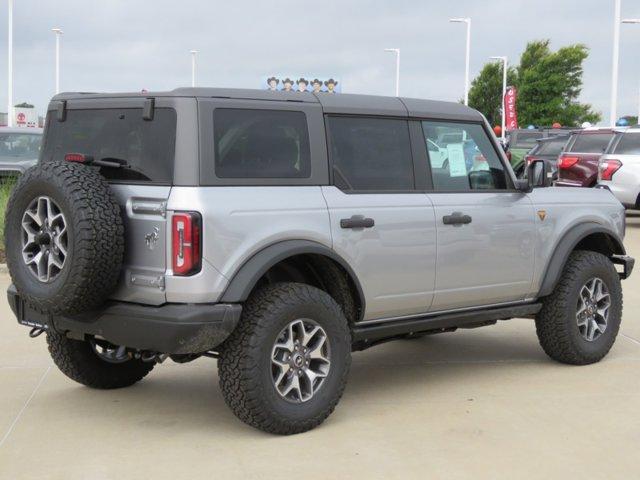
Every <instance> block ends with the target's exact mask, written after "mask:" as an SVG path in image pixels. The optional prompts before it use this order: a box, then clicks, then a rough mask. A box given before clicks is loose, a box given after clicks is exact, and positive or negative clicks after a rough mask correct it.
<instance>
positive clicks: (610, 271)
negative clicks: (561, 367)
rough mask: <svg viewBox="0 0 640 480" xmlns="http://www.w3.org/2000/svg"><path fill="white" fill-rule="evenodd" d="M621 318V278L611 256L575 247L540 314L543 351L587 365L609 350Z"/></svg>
mask: <svg viewBox="0 0 640 480" xmlns="http://www.w3.org/2000/svg"><path fill="white" fill-rule="evenodd" d="M621 320H622V288H621V285H620V277H619V276H618V273H617V272H616V269H615V267H614V266H613V264H612V263H611V261H610V260H609V259H608V258H607V257H605V256H604V255H602V254H600V253H597V252H591V251H580V250H578V251H575V252H573V253H572V254H571V255H570V257H569V260H568V261H567V264H566V266H565V270H564V272H563V273H562V276H561V278H560V281H559V282H558V285H557V286H556V288H555V290H554V292H553V293H552V294H551V295H549V296H548V297H546V298H545V300H544V304H543V307H542V310H540V312H539V313H538V315H537V316H536V331H537V333H538V339H539V340H540V344H541V345H542V348H543V349H544V351H545V352H546V353H547V355H549V356H550V357H551V358H553V359H554V360H557V361H559V362H562V363H569V364H573V365H585V364H589V363H594V362H597V361H599V360H601V359H602V358H603V357H604V356H605V355H606V354H607V353H608V352H609V350H610V349H611V347H612V346H613V343H614V341H615V339H616V336H617V334H618V330H619V329H620V322H621Z"/></svg>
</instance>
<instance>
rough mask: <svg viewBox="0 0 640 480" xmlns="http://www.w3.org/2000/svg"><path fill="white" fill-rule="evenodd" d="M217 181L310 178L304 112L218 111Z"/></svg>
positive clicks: (229, 109)
mask: <svg viewBox="0 0 640 480" xmlns="http://www.w3.org/2000/svg"><path fill="white" fill-rule="evenodd" d="M213 130H214V132H213V133H214V146H215V171H216V176H217V177H218V178H309V176H310V175H311V153H310V148H309V132H308V129H307V118H306V115H305V114H304V113H303V112H295V111H280V110H250V109H234V108H217V109H215V110H214V112H213Z"/></svg>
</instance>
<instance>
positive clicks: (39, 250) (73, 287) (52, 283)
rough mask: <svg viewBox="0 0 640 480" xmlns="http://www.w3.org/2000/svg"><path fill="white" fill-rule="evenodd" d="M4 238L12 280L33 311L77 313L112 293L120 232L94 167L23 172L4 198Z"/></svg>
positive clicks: (66, 165)
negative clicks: (6, 197) (5, 205)
mask: <svg viewBox="0 0 640 480" xmlns="http://www.w3.org/2000/svg"><path fill="white" fill-rule="evenodd" d="M5 232H6V233H5V237H6V238H5V242H6V255H7V266H8V267H9V273H10V274H11V279H12V280H13V283H14V284H15V286H16V289H17V291H18V293H19V295H20V296H21V297H22V299H23V300H25V301H26V303H27V304H28V305H30V306H31V307H33V308H35V309H37V310H39V311H41V312H46V313H52V314H75V313H80V312H83V311H87V310H91V309H93V308H95V307H97V306H99V305H100V304H101V303H103V302H104V301H105V300H106V299H107V297H108V296H109V295H110V294H111V293H112V292H113V290H114V289H115V286H116V283H117V281H118V277H119V274H120V270H121V268H122V259H123V254H124V227H123V224H122V217H121V213H120V207H119V206H118V204H117V202H116V199H115V196H114V194H113V192H112V191H111V189H110V188H109V185H108V184H107V182H106V180H105V179H104V178H103V177H102V176H101V175H100V173H99V171H98V169H97V168H96V167H89V166H86V165H82V164H79V163H70V162H45V163H39V164H38V165H36V166H34V167H32V168H30V169H29V170H27V171H26V172H25V173H24V174H23V175H22V176H21V177H20V179H19V180H18V183H17V184H16V186H15V188H14V189H13V192H12V193H11V197H10V198H9V202H8V204H7V213H6V218H5Z"/></svg>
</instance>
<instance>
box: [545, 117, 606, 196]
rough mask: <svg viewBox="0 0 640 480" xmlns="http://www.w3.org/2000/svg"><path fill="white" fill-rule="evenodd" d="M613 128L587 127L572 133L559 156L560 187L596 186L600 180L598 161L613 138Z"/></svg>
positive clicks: (557, 182) (557, 183)
mask: <svg viewBox="0 0 640 480" xmlns="http://www.w3.org/2000/svg"><path fill="white" fill-rule="evenodd" d="M613 133H614V132H613V130H612V129H611V128H587V129H584V130H580V131H576V132H573V133H572V134H571V137H570V138H569V141H568V142H567V146H566V148H565V150H564V152H562V154H561V155H560V157H559V158H558V179H557V180H556V183H555V184H556V185H557V186H560V187H594V186H595V185H596V183H597V181H598V162H599V161H600V157H601V156H602V155H603V153H604V152H605V150H606V149H607V146H608V145H609V142H611V139H612V138H613Z"/></svg>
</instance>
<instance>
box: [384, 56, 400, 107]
mask: <svg viewBox="0 0 640 480" xmlns="http://www.w3.org/2000/svg"><path fill="white" fill-rule="evenodd" d="M384 51H385V52H392V53H395V54H396V97H399V96H400V49H399V48H385V49H384Z"/></svg>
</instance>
